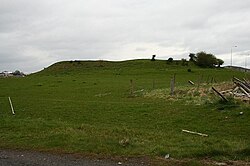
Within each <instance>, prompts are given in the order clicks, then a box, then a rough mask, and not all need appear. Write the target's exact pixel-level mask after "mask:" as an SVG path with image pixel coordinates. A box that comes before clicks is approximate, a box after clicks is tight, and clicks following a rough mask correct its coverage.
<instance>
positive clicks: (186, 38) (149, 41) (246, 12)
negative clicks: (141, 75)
mask: <svg viewBox="0 0 250 166" xmlns="http://www.w3.org/2000/svg"><path fill="white" fill-rule="evenodd" d="M0 3H1V5H0V22H1V24H0V49H1V51H0V71H1V70H3V68H8V67H9V70H13V69H14V68H20V69H21V70H24V71H28V72H30V71H34V70H39V69H42V68H43V67H44V66H47V65H49V64H51V63H53V62H55V61H59V60H69V59H103V58H105V59H108V60H114V59H115V60H117V59H129V58H137V57H135V56H137V55H138V57H150V56H151V55H152V54H156V53H157V54H159V55H158V56H160V57H165V56H166V57H168V55H171V56H174V59H175V58H182V57H184V58H185V56H188V53H189V52H197V51H201V50H204V51H207V52H211V53H214V54H215V55H218V56H220V57H223V55H226V54H228V52H230V49H231V46H232V45H238V47H237V50H235V51H237V52H238V53H241V52H244V51H246V50H249V45H250V40H249V38H248V36H249V35H250V23H249V21H248V18H249V17H250V1H246V0H239V1H232V0H230V1H229V0H220V1H217V0H203V1H198V0H190V1H186V0H176V1H170V0H157V1H154V2H153V1H150V0H137V1H134V0H107V1H101V0H74V1H69V0H50V1H42V0H36V1H33V0H18V1H16V0H0ZM236 56H237V55H236ZM239 58H241V57H240V56H239ZM27 64H28V65H27ZM27 66H28V67H27Z"/></svg>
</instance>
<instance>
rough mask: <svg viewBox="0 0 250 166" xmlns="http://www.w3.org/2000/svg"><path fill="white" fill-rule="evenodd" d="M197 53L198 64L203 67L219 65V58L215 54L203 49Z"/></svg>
mask: <svg viewBox="0 0 250 166" xmlns="http://www.w3.org/2000/svg"><path fill="white" fill-rule="evenodd" d="M196 55H197V65H198V66H201V67H215V65H217V59H216V57H215V56H214V55H213V54H207V53H206V52H204V51H202V52H199V53H197V54H196Z"/></svg>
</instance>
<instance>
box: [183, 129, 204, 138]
mask: <svg viewBox="0 0 250 166" xmlns="http://www.w3.org/2000/svg"><path fill="white" fill-rule="evenodd" d="M182 132H185V133H190V134H196V135H200V136H202V137H208V135H207V134H203V133H198V132H194V131H189V130H182Z"/></svg>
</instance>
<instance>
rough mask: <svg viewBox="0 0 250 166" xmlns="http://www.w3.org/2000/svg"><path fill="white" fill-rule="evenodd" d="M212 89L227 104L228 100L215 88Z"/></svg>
mask: <svg viewBox="0 0 250 166" xmlns="http://www.w3.org/2000/svg"><path fill="white" fill-rule="evenodd" d="M212 89H213V90H214V91H215V92H216V93H217V94H218V95H219V96H220V97H221V98H222V99H223V100H224V101H226V102H228V100H227V99H226V98H225V97H224V96H223V95H222V94H221V93H220V92H218V91H217V90H216V89H215V88H214V87H212Z"/></svg>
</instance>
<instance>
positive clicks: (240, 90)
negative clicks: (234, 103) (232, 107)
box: [220, 77, 250, 100]
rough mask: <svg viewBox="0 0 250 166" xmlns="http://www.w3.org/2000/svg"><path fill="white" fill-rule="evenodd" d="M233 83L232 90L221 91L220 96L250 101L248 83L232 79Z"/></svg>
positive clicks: (249, 86)
mask: <svg viewBox="0 0 250 166" xmlns="http://www.w3.org/2000/svg"><path fill="white" fill-rule="evenodd" d="M233 82H234V84H235V86H234V88H233V89H229V90H225V91H221V92H220V94H221V95H227V94H230V95H233V96H234V97H237V98H242V99H247V100H249V99H250V83H249V81H247V80H246V79H243V80H240V79H239V78H236V77H234V78H233Z"/></svg>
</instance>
